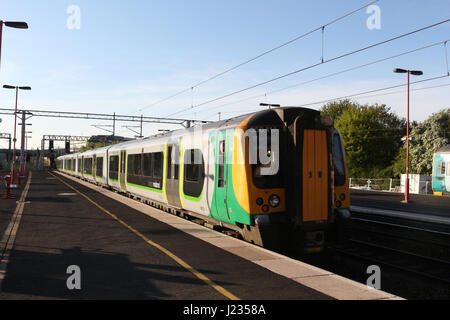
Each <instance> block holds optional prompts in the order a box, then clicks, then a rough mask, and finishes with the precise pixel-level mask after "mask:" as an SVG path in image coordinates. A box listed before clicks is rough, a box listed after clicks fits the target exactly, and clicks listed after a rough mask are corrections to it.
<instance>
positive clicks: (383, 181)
mask: <svg viewBox="0 0 450 320" xmlns="http://www.w3.org/2000/svg"><path fill="white" fill-rule="evenodd" d="M403 184H404V183H403ZM402 187H403V186H402V181H401V180H400V179H391V178H379V179H375V178H374V179H370V178H350V188H353V189H361V190H373V191H388V192H404V187H403V190H402ZM419 190H420V193H422V194H431V193H433V189H432V183H431V181H420V182H419ZM414 191H415V190H414V186H413V185H412V184H410V192H411V193H412V192H414ZM417 191H418V190H416V192H415V193H417Z"/></svg>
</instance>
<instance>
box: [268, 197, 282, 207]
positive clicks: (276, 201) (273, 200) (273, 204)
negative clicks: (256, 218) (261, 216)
mask: <svg viewBox="0 0 450 320" xmlns="http://www.w3.org/2000/svg"><path fill="white" fill-rule="evenodd" d="M280 202H281V201H280V197H279V196H277V195H276V194H273V195H271V196H270V198H269V204H270V206H271V207H272V208H276V207H278V206H279V205H280Z"/></svg>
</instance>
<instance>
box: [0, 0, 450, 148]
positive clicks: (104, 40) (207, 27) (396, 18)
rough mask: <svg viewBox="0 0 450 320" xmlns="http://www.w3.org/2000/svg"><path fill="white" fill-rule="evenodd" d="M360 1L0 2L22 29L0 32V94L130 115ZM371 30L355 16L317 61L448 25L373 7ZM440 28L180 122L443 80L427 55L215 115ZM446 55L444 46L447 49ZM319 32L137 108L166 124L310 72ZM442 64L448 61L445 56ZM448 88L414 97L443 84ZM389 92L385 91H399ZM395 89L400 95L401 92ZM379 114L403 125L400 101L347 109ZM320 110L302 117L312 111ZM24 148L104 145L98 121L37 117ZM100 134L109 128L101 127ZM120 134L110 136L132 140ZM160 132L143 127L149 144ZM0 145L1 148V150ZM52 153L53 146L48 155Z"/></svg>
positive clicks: (428, 7) (423, 13) (440, 104)
mask: <svg viewBox="0 0 450 320" xmlns="http://www.w3.org/2000/svg"><path fill="white" fill-rule="evenodd" d="M369 2H370V1H369V0H367V1H364V0H347V1H332V0H318V1H299V0H297V1H295V0H264V1H257V0H251V1H250V0H228V1H212V0H209V1H207V0H198V1H190V2H188V1H181V0H179V1H170V0H166V1H155V0H146V1H144V0H131V1H121V0H108V1H106V0H96V1H91V0H89V1H88V0H71V1H62V0H61V1H55V0H40V1H35V0H16V1H2V2H1V3H0V19H2V20H17V21H26V22H28V24H29V26H30V29H29V30H14V29H10V28H4V32H3V50H2V65H1V69H0V79H1V81H0V84H1V85H3V84H11V85H16V84H17V85H29V86H32V88H33V90H32V91H31V92H21V93H20V96H19V107H21V108H27V109H43V110H58V111H79V112H98V113H112V112H116V113H119V114H131V113H133V114H136V115H140V114H141V111H139V110H140V109H143V108H144V107H146V106H148V105H150V104H152V103H154V102H155V101H158V100H159V99H161V98H165V97H167V96H168V95H171V94H173V93H176V92H178V91H180V90H182V89H185V88H189V87H190V86H192V85H193V84H195V83H197V82H199V81H202V80H204V79H207V78H208V77H210V76H212V75H214V74H216V73H219V72H221V71H224V70H226V69H227V68H230V67H232V66H234V65H236V64H239V63H241V62H243V61H245V60H247V59H249V58H252V57H254V56H256V55H258V54H260V53H262V52H264V51H265V50H268V49H270V48H272V47H275V46H277V45H279V44H281V43H283V42H285V41H288V40H290V39H292V38H295V37H296V36H298V35H300V34H302V33H304V32H307V31H309V30H311V29H314V28H316V27H319V26H321V25H323V24H325V23H327V22H329V21H331V20H333V19H334V18H337V17H339V16H341V15H343V14H345V13H347V12H349V11H352V10H354V9H356V8H358V7H361V6H363V5H365V4H368V3H369ZM70 5H77V6H78V7H79V8H80V10H81V20H80V21H81V28H80V29H79V30H69V29H68V28H67V25H66V23H67V19H68V18H69V16H70V14H68V13H67V12H66V11H67V8H68V7H69V6H70ZM377 5H378V6H379V7H380V9H381V29H380V30H369V29H368V28H367V25H366V21H367V19H368V18H369V16H370V15H369V14H367V13H366V11H365V10H361V11H360V12H358V13H356V14H354V15H352V16H350V17H348V18H346V19H344V20H342V21H340V22H337V23H336V24H333V25H332V26H330V27H328V28H326V31H325V59H328V58H332V57H334V56H338V55H340V54H343V53H346V52H348V51H351V50H355V49H358V48H361V47H364V46H366V45H370V44H373V43H376V42H378V41H382V40H385V39H388V38H390V37H393V36H396V35H399V34H402V33H405V32H409V31H412V30H414V29H417V28H420V27H422V26H426V25H429V24H432V23H435V22H438V21H441V20H444V19H448V18H449V17H450V2H449V1H448V0H432V1H419V0H413V1H411V0H409V1H408V0H398V1H388V0H380V1H379V2H378V3H377ZM449 31H450V23H446V24H444V25H441V26H438V27H436V28H433V29H430V30H427V31H424V32H421V33H418V34H415V35H412V36H410V37H407V38H404V39H401V40H398V41H395V42H392V43H389V44H386V45H383V46H380V47H377V48H374V49H371V50H368V51H366V52H363V53H360V54H356V55H353V56H351V57H347V58H345V59H341V60H339V61H335V62H332V63H329V64H326V65H322V66H320V67H317V68H314V69H312V70H309V71H307V72H303V73H300V74H297V75H294V76H291V77H288V78H285V79H283V80H280V81H277V82H273V83H271V84H269V85H266V86H263V87H259V88H257V89H253V90H250V91H248V92H244V93H242V94H239V95H236V96H233V97H230V98H227V99H224V100H221V101H217V102H214V103H211V104H209V105H206V106H204V107H200V108H197V109H194V110H192V111H190V112H189V113H184V114H180V115H178V117H187V118H206V119H211V120H212V119H217V118H218V114H217V113H218V112H222V113H223V117H231V116H234V115H238V114H239V113H243V112H246V111H249V110H256V109H258V106H259V103H260V102H271V103H281V104H283V105H300V104H305V103H310V102H315V101H320V100H325V99H330V98H335V97H339V96H343V95H347V94H353V93H358V92H362V91H366V90H371V89H377V88H382V87H386V86H391V85H396V84H399V83H401V82H403V81H405V77H404V76H403V75H399V74H394V73H393V72H392V69H393V68H394V67H402V68H410V69H420V70H423V71H424V73H425V75H424V76H423V77H422V79H425V78H428V77H432V76H438V75H442V74H446V73H447V67H446V63H445V55H444V47H443V46H442V45H441V46H436V47H433V48H430V49H426V50H423V51H420V52H416V53H414V54H410V55H407V56H404V57H401V58H397V59H394V60H389V61H386V62H383V63H380V64H376V65H373V66H369V67H366V68H363V69H359V70H355V71H352V72H348V73H345V74H342V75H338V76H335V77H331V78H327V79H324V80H321V81H317V82H314V83H311V84H308V85H304V86H299V87H298V88H295V89H292V90H289V91H283V92H280V93H279V94H277V95H269V96H267V97H260V98H255V99H250V100H248V101H246V102H241V103H237V104H231V105H227V106H224V107H220V106H221V105H223V104H225V103H228V102H233V101H236V100H241V99H244V98H246V97H251V96H254V95H258V94H264V93H266V92H270V91H273V90H276V89H279V88H283V87H286V86H289V85H293V84H296V83H299V82H302V81H307V80H310V79H313V78H316V77H320V76H323V75H327V74H329V73H332V72H337V71H340V70H343V69H346V68H350V67H353V66H357V65H359V64H364V63H367V62H371V61H373V60H376V59H381V58H384V57H388V56H390V55H394V54H397V53H401V52H403V51H406V50H412V49H415V48H418V47H420V46H424V45H427V44H431V43H433V42H438V41H443V40H446V39H450V32H449ZM448 47H449V48H448V51H449V53H448V54H450V43H449V44H448ZM321 50H322V48H321V33H320V32H317V33H315V34H313V35H311V36H308V37H306V38H304V39H302V40H299V41H296V42H294V43H292V44H291V45H289V46H286V47H284V48H282V49H280V50H277V51H275V52H273V53H271V54H269V55H267V56H264V57H263V58H261V59H258V60H257V61H255V62H253V63H250V64H248V65H246V66H244V67H242V68H239V69H237V70H235V71H233V72H231V73H229V74H227V75H225V76H223V77H220V78H218V79H216V80H214V81H211V82H209V83H207V84H205V85H202V86H200V87H199V88H196V89H195V90H194V94H193V95H192V94H191V93H190V92H188V93H186V94H184V95H181V96H179V97H177V98H175V99H172V100H169V101H167V102H165V103H162V104H159V105H157V106H154V107H151V108H146V109H143V111H142V113H143V114H144V115H148V116H167V115H169V114H171V113H173V112H176V111H178V110H181V109H184V108H186V107H188V106H190V105H191V104H192V101H193V103H194V104H198V103H201V102H203V101H206V100H209V99H212V98H215V97H218V96H221V95H225V94H227V93H230V92H233V91H235V90H239V89H242V88H245V87H247V86H250V85H253V84H256V83H258V82H262V81H265V80H268V79H271V78H274V77H276V76H278V75H281V74H284V73H288V72H290V71H293V70H296V69H300V68H302V67H305V66H308V65H311V64H314V63H317V62H319V61H320V58H321V55H322V53H321ZM449 59H450V56H449ZM449 82H450V79H449V78H445V79H441V80H437V81H430V82H427V83H424V84H418V85H416V86H415V87H413V88H421V87H428V86H435V85H440V84H448V83H449ZM449 89H450V87H448V86H447V87H441V88H435V89H430V90H422V91H417V92H413V93H412V97H413V99H412V104H411V109H412V110H411V117H412V119H413V120H419V121H423V120H425V119H426V118H427V117H428V116H430V115H431V114H432V113H434V112H438V111H439V110H441V109H443V108H448V107H450V106H449V103H448V101H449V100H450V99H449V98H450V90H449ZM398 90H399V89H396V90H393V91H398ZM400 90H402V89H400ZM355 100H357V101H359V102H361V103H375V102H378V103H385V104H387V105H388V106H389V107H391V108H392V110H393V111H395V112H396V113H397V114H399V115H400V116H402V117H404V116H406V101H405V94H404V93H399V94H393V95H385V96H377V97H370V98H355ZM13 103H14V94H13V91H12V90H11V91H10V90H4V89H1V90H0V107H1V108H12V107H13ZM319 107H320V105H315V106H312V108H316V109H317V108H319ZM0 118H3V122H2V123H0V132H12V125H11V123H12V122H13V119H12V117H8V116H0ZM32 123H33V139H32V143H31V146H33V147H38V146H40V139H41V138H42V135H44V134H73V135H91V134H103V132H102V131H100V130H98V129H96V128H94V127H92V125H93V124H102V122H98V121H77V120H58V119H43V118H35V119H33V120H32ZM103 124H107V123H103ZM122 125H124V124H119V127H118V134H122V135H127V136H131V135H132V133H131V132H129V131H127V130H126V129H124V128H122V127H121V126H122ZM158 128H163V129H166V128H173V127H170V126H164V127H161V126H156V125H147V126H145V130H144V134H145V135H150V134H152V133H154V132H155V131H156V130H157V129H158ZM6 145H7V143H6V142H5V141H0V148H2V147H5V146H6ZM57 146H58V145H57Z"/></svg>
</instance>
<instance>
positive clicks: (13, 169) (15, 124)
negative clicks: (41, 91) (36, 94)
mask: <svg viewBox="0 0 450 320" xmlns="http://www.w3.org/2000/svg"><path fill="white" fill-rule="evenodd" d="M3 88H5V89H15V90H16V107H15V111H14V139H13V142H14V147H13V158H12V165H11V185H13V184H14V181H15V180H14V177H15V172H14V171H15V168H14V167H15V161H16V141H17V138H16V131H17V100H18V96H19V89H20V90H31V87H17V86H16V87H14V86H9V85H4V86H3Z"/></svg>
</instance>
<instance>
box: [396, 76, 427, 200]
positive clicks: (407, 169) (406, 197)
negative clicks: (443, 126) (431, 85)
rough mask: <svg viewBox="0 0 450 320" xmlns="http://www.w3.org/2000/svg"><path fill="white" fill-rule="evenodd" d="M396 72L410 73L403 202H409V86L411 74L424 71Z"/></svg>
mask: <svg viewBox="0 0 450 320" xmlns="http://www.w3.org/2000/svg"><path fill="white" fill-rule="evenodd" d="M394 72H395V73H407V74H408V90H407V91H408V93H407V96H408V97H407V112H406V113H407V115H406V117H407V120H406V122H407V124H406V181H405V200H404V201H402V202H403V203H408V201H409V87H410V81H409V78H410V75H411V74H412V75H414V76H421V75H423V72H422V71H418V70H405V69H399V68H396V69H394Z"/></svg>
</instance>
